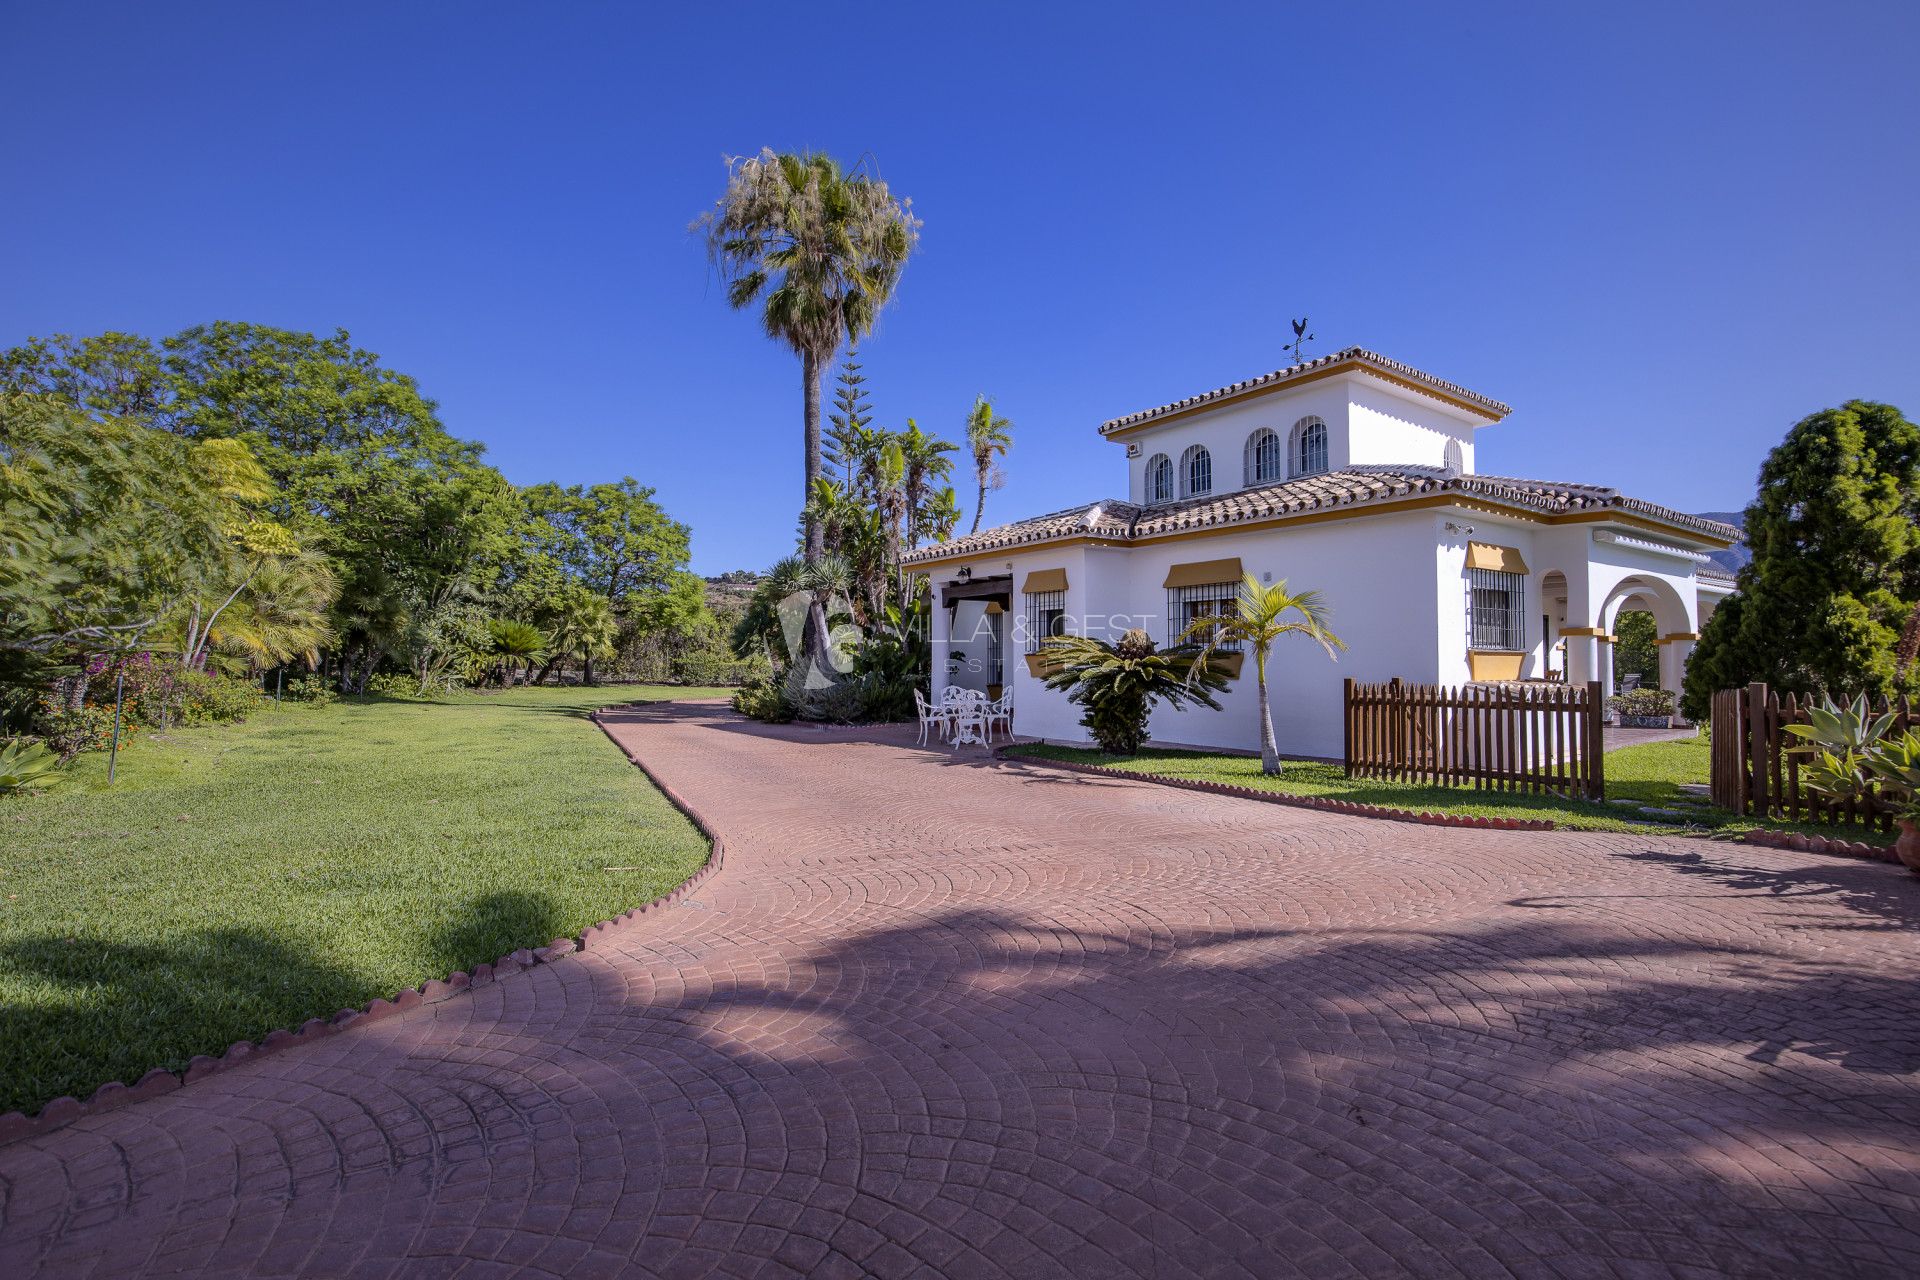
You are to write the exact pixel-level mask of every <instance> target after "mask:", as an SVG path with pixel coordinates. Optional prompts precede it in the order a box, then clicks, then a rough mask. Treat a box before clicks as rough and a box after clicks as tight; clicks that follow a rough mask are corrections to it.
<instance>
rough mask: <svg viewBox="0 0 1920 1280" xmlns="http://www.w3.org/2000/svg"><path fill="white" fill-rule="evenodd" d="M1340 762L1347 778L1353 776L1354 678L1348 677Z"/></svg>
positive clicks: (1343, 710) (1342, 722)
mask: <svg viewBox="0 0 1920 1280" xmlns="http://www.w3.org/2000/svg"><path fill="white" fill-rule="evenodd" d="M1340 709H1341V716H1340V760H1341V763H1342V764H1344V765H1345V766H1346V772H1347V776H1348V777H1349V778H1351V777H1352V776H1353V677H1352V676H1348V677H1347V680H1346V687H1345V690H1344V692H1343V693H1342V696H1341V701H1340Z"/></svg>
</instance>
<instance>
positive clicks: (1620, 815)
mask: <svg viewBox="0 0 1920 1280" xmlns="http://www.w3.org/2000/svg"><path fill="white" fill-rule="evenodd" d="M1016 752H1017V754H1020V755H1026V756H1031V757H1034V758H1036V759H1044V760H1073V761H1078V762H1081V763H1085V764H1096V765H1100V766H1103V767H1106V768H1116V769H1130V770H1133V771H1135V772H1139V773H1157V774H1165V775H1167V776H1169V777H1177V778H1201V779H1206V780H1208V781H1212V782H1226V783H1231V784H1233V785H1235V786H1246V787H1261V788H1264V789H1267V790H1270V791H1281V792H1285V793H1287V794H1290V795H1300V796H1326V797H1329V798H1331V799H1335V800H1351V801H1354V802H1356V803H1359V804H1377V805H1383V806H1387V807H1389V808H1395V809H1414V810H1419V811H1422V812H1432V813H1450V814H1462V815H1466V816H1470V817H1479V818H1545V819H1549V820H1551V821H1553V822H1557V823H1559V824H1560V825H1561V826H1565V827H1581V828H1586V829H1589V830H1596V831H1644V832H1682V831H1688V830H1691V831H1724V832H1729V833H1731V832H1737V831H1748V830H1752V829H1753V828H1755V827H1759V826H1770V827H1775V828H1786V829H1790V830H1800V831H1817V832H1820V833H1821V834H1825V835H1844V836H1845V837H1846V838H1847V839H1850V840H1868V841H1872V842H1875V843H1884V842H1886V841H1888V840H1889V839H1890V838H1891V837H1887V836H1882V835H1879V834H1877V833H1873V832H1869V831H1867V830H1865V829H1864V828H1847V829H1845V830H1841V829H1836V828H1833V827H1815V826H1807V825H1804V824H1803V825H1800V826H1794V825H1793V824H1790V823H1761V822H1758V821H1756V820H1755V819H1753V818H1741V817H1736V816H1734V815H1733V814H1731V813H1728V812H1727V811H1725V810H1723V809H1716V808H1713V807H1712V806H1710V805H1708V804H1706V803H1704V801H1702V800H1701V799H1699V798H1697V797H1693V796H1690V795H1688V794H1687V793H1686V792H1683V791H1681V790H1680V785H1681V784H1682V783H1701V784H1704V783H1705V782H1706V781H1707V770H1708V766H1709V754H1708V752H1709V748H1708V744H1707V740H1706V738H1705V737H1694V738H1683V739H1677V740H1675V741H1672V742H1653V743H1647V744H1644V745H1641V746H1637V747H1623V748H1621V749H1620V750H1618V751H1609V752H1608V753H1607V761H1606V779H1607V797H1608V799H1610V800H1633V801H1637V802H1639V803H1640V804H1643V805H1646V806H1648V807H1650V808H1660V809H1668V810H1673V811H1677V812H1681V813H1684V814H1685V815H1686V817H1685V818H1684V819H1681V820H1666V821H1659V820H1654V819H1649V818H1647V817H1645V816H1644V815H1642V814H1639V813H1637V812H1635V811H1634V810H1631V809H1627V808H1624V807H1622V806H1616V805H1610V804H1595V803H1591V802H1586V801H1572V800H1560V799H1556V798H1554V797H1551V796H1534V795H1524V794H1517V793H1511V792H1498V791H1476V790H1474V789H1473V788H1471V787H1436V786H1424V785H1419V784H1415V783H1405V782H1386V781H1381V780H1378V779H1371V778H1348V777H1346V775H1345V774H1344V773H1343V772H1342V770H1341V767H1340V766H1339V765H1337V764H1324V763H1320V762H1317V761H1294V760H1289V761H1286V762H1284V763H1283V764H1282V766H1281V770H1280V775H1279V776H1278V777H1276V778H1269V777H1265V776H1264V775H1262V774H1261V772H1260V761H1259V760H1258V759H1257V758H1256V757H1252V756H1235V755H1215V754H1212V753H1208V752H1200V751H1165V750H1154V749H1151V748H1149V749H1146V750H1143V751H1142V752H1141V753H1140V754H1139V755H1138V756H1135V757H1133V758H1132V759H1125V758H1122V757H1119V756H1109V755H1104V754H1102V753H1100V752H1098V751H1093V750H1089V749H1085V748H1076V747H1055V746H1029V747H1020V748H1017V749H1016Z"/></svg>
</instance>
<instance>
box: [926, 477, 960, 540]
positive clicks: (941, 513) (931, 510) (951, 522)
mask: <svg viewBox="0 0 1920 1280" xmlns="http://www.w3.org/2000/svg"><path fill="white" fill-rule="evenodd" d="M924 514H925V516H926V527H927V536H928V537H930V538H932V539H933V540H934V541H935V542H945V541H946V540H947V539H948V538H951V537H952V536H953V531H954V529H956V528H957V527H958V526H959V524H960V495H959V494H957V493H955V492H954V491H953V486H952V485H950V484H948V485H942V486H940V488H938V489H936V490H935V491H934V494H933V497H931V498H929V499H928V500H927V509H926V511H925V513H924Z"/></svg>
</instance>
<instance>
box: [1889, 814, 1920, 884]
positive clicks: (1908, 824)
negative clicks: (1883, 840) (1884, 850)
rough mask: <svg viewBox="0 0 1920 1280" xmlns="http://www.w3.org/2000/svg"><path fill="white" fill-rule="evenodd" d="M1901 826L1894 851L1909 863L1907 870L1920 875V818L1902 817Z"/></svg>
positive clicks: (1894, 844) (1901, 859) (1903, 860)
mask: <svg viewBox="0 0 1920 1280" xmlns="http://www.w3.org/2000/svg"><path fill="white" fill-rule="evenodd" d="M1899 826H1900V838H1899V839H1898V840H1895V841H1894V842H1893V851H1894V852H1895V853H1897V854H1899V855H1900V861H1902V862H1904V863H1906V864H1907V870H1909V871H1911V872H1913V874H1915V875H1917V876H1920V820H1916V819H1913V818H1902V819H1900V823H1899Z"/></svg>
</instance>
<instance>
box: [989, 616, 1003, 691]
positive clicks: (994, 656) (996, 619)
mask: <svg viewBox="0 0 1920 1280" xmlns="http://www.w3.org/2000/svg"><path fill="white" fill-rule="evenodd" d="M987 633H988V641H989V643H990V644H991V646H992V649H991V651H990V656H989V657H988V659H987V683H988V684H1005V683H1006V682H1007V664H1006V659H1005V658H1004V657H1003V656H1002V655H1003V654H1005V653H1006V644H1005V640H1006V633H1007V615H1006V614H1004V613H990V614H988V615H987Z"/></svg>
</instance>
